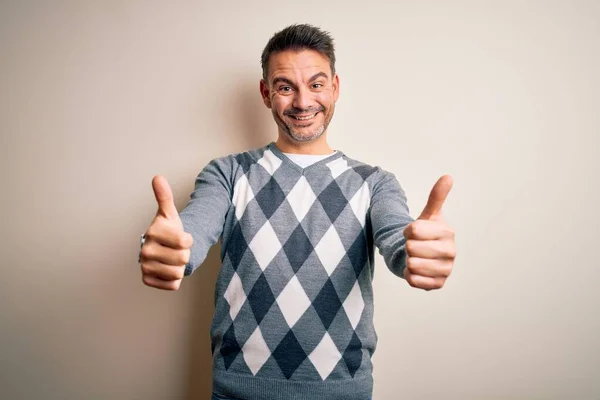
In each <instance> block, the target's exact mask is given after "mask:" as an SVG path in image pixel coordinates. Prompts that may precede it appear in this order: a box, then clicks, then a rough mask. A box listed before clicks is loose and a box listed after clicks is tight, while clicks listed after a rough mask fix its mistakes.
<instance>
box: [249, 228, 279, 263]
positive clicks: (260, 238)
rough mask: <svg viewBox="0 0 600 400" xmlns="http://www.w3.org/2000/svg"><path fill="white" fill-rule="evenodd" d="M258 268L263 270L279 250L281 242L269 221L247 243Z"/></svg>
mask: <svg viewBox="0 0 600 400" xmlns="http://www.w3.org/2000/svg"><path fill="white" fill-rule="evenodd" d="M248 247H250V250H251V251H252V253H253V254H254V257H255V258H256V261H257V262H258V265H259V266H260V268H261V269H262V270H263V271H264V270H265V268H267V266H268V265H269V263H270V262H271V260H273V258H274V257H275V255H277V253H278V252H279V250H281V243H279V239H277V234H276V233H275V230H273V227H272V226H271V224H270V223H269V221H267V222H265V224H264V225H263V226H262V228H260V230H259V231H258V232H257V233H256V235H255V236H254V238H253V239H252V241H251V242H250V244H249V245H248Z"/></svg>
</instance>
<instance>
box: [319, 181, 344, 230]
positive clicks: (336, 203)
mask: <svg viewBox="0 0 600 400" xmlns="http://www.w3.org/2000/svg"><path fill="white" fill-rule="evenodd" d="M317 199H318V200H319V202H320V203H321V205H322V206H323V209H324V210H325V212H326V213H327V216H328V217H329V219H330V220H331V222H335V220H336V219H337V217H338V216H339V215H340V213H341V212H342V210H343V209H344V207H346V204H348V200H347V199H346V196H344V193H342V190H341V189H340V187H339V186H338V184H337V183H336V181H332V182H331V183H330V184H329V185H327V187H326V188H325V189H324V190H323V191H322V192H321V194H319V197H317Z"/></svg>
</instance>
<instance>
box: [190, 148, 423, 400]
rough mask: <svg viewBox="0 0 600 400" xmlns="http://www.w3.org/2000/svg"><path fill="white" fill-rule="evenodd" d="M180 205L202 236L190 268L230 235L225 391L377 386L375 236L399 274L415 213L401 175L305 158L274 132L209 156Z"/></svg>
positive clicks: (225, 259) (221, 351) (220, 329)
mask: <svg viewBox="0 0 600 400" xmlns="http://www.w3.org/2000/svg"><path fill="white" fill-rule="evenodd" d="M180 216H181V219H182V222H183V226H184V230H185V231H186V232H189V233H190V234H192V236H193V238H194V245H193V247H192V249H191V255H190V261H189V263H188V264H187V265H186V270H185V274H186V275H190V274H191V273H192V272H193V271H194V269H195V268H196V267H197V266H198V265H199V264H201V263H202V261H203V260H204V258H205V257H206V254H207V252H208V250H209V248H210V247H211V246H212V245H213V244H215V243H216V242H217V240H218V239H219V238H221V244H222V247H221V260H222V265H221V270H220V273H219V276H218V278H217V283H216V288H215V313H214V317H213V321H212V325H211V330H210V335H211V342H212V354H213V390H214V391H215V392H216V393H219V394H222V395H227V396H231V397H235V398H240V399H247V400H253V399H260V400H270V399H298V400H306V399H311V400H318V399H323V400H325V399H326V400H337V399H340V400H342V399H343V400H352V399H357V400H366V399H368V398H370V397H371V395H372V387H373V378H372V364H371V356H372V355H373V352H374V351H375V346H376V342H377V335H376V333H375V328H374V326H373V287H372V279H373V273H374V246H377V248H378V249H379V252H380V254H382V255H383V258H384V260H385V263H386V264H387V266H388V267H389V269H390V270H391V271H392V272H393V273H394V274H396V275H398V276H402V272H403V269H404V266H405V258H406V251H405V239H404V236H403V230H404V228H405V227H406V225H408V224H409V223H410V222H412V221H413V219H412V218H411V217H410V215H409V210H408V206H407V203H406V196H405V193H404V191H403V189H402V188H401V186H400V185H399V183H398V181H397V179H396V178H395V176H394V175H393V174H391V173H389V172H387V171H385V170H383V169H381V168H379V167H372V166H370V165H367V164H365V163H361V162H359V161H356V160H353V159H351V158H349V157H347V156H346V155H345V154H344V153H343V152H341V151H337V152H336V153H335V154H333V155H331V156H329V157H327V158H325V159H323V160H321V161H318V162H316V163H314V164H312V165H310V166H308V167H306V168H302V167H300V166H298V165H297V164H295V163H293V162H292V161H291V160H290V159H289V158H288V157H286V156H285V155H284V154H283V153H282V152H281V151H280V150H279V149H278V148H277V147H276V146H275V144H274V143H270V144H269V145H267V146H265V147H263V148H260V149H255V150H251V151H247V152H243V153H238V154H234V155H230V156H226V157H222V158H218V159H215V160H213V161H211V162H210V163H209V164H208V165H207V166H206V167H205V168H204V169H203V170H202V172H201V173H200V174H199V175H198V177H197V179H196V184H195V189H194V191H193V193H192V194H191V199H190V201H189V202H188V204H187V206H186V207H185V209H184V210H183V211H182V212H181V213H180Z"/></svg>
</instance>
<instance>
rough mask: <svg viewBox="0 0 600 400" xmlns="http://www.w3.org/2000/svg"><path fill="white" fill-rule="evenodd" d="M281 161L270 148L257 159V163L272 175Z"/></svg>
mask: <svg viewBox="0 0 600 400" xmlns="http://www.w3.org/2000/svg"><path fill="white" fill-rule="evenodd" d="M281 163H282V161H281V160H280V159H279V158H277V156H276V155H275V154H273V152H272V151H271V150H266V151H265V152H264V154H263V156H262V158H261V159H260V160H258V164H260V165H262V166H263V167H264V169H265V170H266V171H267V172H268V173H269V175H273V174H274V173H275V171H277V169H278V168H279V167H280V166H281Z"/></svg>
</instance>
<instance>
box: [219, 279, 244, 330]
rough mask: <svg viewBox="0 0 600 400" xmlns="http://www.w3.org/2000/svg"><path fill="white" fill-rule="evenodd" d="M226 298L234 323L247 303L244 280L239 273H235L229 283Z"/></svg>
mask: <svg viewBox="0 0 600 400" xmlns="http://www.w3.org/2000/svg"><path fill="white" fill-rule="evenodd" d="M224 297H225V300H227V303H228V304H229V315H230V316H231V320H232V321H233V320H235V317H236V316H237V314H238V312H239V311H240V309H241V308H242V305H243V304H244V302H245V301H246V293H245V292H244V287H243V286H242V280H241V279H240V276H239V275H238V274H237V272H234V273H233V277H232V278H231V280H230V281H229V285H227V290H225V295H224Z"/></svg>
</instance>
